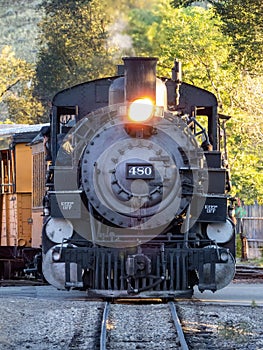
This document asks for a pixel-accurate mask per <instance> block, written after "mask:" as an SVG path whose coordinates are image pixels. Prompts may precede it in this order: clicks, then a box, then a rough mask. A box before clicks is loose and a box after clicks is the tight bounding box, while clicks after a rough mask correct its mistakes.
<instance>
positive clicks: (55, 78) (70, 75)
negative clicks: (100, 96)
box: [37, 0, 112, 100]
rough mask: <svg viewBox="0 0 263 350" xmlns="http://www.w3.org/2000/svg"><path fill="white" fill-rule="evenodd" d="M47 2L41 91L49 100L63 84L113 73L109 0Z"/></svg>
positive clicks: (39, 69)
mask: <svg viewBox="0 0 263 350" xmlns="http://www.w3.org/2000/svg"><path fill="white" fill-rule="evenodd" d="M43 5H44V9H45V12H46V14H45V16H44V19H43V21H42V22H41V24H40V28H41V32H42V34H41V36H40V44H41V49H40V51H39V59H38V64H37V79H38V84H37V92H38V94H40V95H41V96H42V97H43V98H44V99H47V100H48V99H50V98H51V97H52V96H53V95H54V94H55V93H56V92H57V91H59V90H61V89H63V88H66V87H69V86H71V85H75V84H78V83H81V82H83V81H86V80H89V79H92V78H94V77H96V78H98V77H100V76H102V75H105V73H106V72H107V73H108V74H110V73H112V68H111V65H110V57H111V52H110V50H109V48H108V47H107V26H108V25H109V22H110V20H109V16H108V15H107V14H106V12H105V7H106V5H107V2H106V1H103V0H102V1H100V0H89V1H88V0H82V1H80V0H79V1H76V0H69V1H62V0H60V1H58V0H53V1H46V2H44V3H43Z"/></svg>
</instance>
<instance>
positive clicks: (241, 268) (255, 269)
mask: <svg viewBox="0 0 263 350" xmlns="http://www.w3.org/2000/svg"><path fill="white" fill-rule="evenodd" d="M240 279H245V280H263V267H259V266H246V265H237V266H236V274H235V280H240Z"/></svg>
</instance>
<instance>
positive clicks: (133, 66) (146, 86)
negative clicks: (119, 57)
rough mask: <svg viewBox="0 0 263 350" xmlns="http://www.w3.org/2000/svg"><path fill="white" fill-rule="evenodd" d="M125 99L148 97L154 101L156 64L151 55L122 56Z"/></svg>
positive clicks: (155, 59)
mask: <svg viewBox="0 0 263 350" xmlns="http://www.w3.org/2000/svg"><path fill="white" fill-rule="evenodd" d="M123 61H124V76H125V95H124V98H125V100H126V101H128V102H131V101H134V100H135V99H137V98H141V97H148V98H150V99H151V100H152V101H153V102H154V103H155V101H156V64H157V58H153V57H147V58H146V57H129V58H128V57H124V58H123Z"/></svg>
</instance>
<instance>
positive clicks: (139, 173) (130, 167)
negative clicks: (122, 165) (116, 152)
mask: <svg viewBox="0 0 263 350" xmlns="http://www.w3.org/2000/svg"><path fill="white" fill-rule="evenodd" d="M154 177H155V174H154V167H153V165H152V164H148V163H145V164H132V163H129V164H126V179H154Z"/></svg>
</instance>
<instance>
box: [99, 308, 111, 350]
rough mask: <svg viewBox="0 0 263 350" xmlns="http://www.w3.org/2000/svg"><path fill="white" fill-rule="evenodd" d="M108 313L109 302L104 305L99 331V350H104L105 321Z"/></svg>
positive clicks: (105, 336) (105, 339) (105, 338)
mask: <svg viewBox="0 0 263 350" xmlns="http://www.w3.org/2000/svg"><path fill="white" fill-rule="evenodd" d="M109 311H110V302H108V301H107V302H106V303H105V307H104V311H103V316H102V322H101V330H100V350H106V343H107V321H108V316H109Z"/></svg>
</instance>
